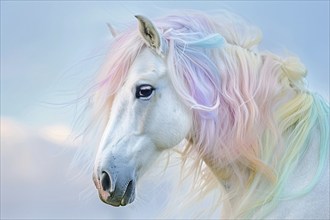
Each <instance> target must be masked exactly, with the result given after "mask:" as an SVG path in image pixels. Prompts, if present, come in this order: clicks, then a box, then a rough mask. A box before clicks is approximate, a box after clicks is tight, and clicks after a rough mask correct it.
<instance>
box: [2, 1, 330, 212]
mask: <svg viewBox="0 0 330 220" xmlns="http://www.w3.org/2000/svg"><path fill="white" fill-rule="evenodd" d="M223 8H225V9H228V10H231V11H233V12H235V13H237V14H239V15H241V16H243V17H244V18H246V19H247V20H248V21H250V22H251V23H252V24H255V25H257V26H259V27H260V28H261V30H262V31H263V34H264V37H263V42H262V44H261V47H260V48H261V50H270V51H272V52H275V53H278V54H285V53H286V52H288V51H289V52H290V53H293V54H296V55H298V56H299V57H300V59H301V60H302V62H303V63H304V64H305V65H306V67H307V68H308V71H309V73H308V74H309V75H308V77H307V79H308V82H309V88H311V89H312V90H313V91H316V92H318V93H320V94H321V95H322V96H324V97H325V98H326V99H327V100H329V1H289V2H288V1H267V2H266V1H221V2H217V1H1V135H2V136H1V145H2V146H1V154H3V153H4V152H5V153H6V155H7V152H9V153H10V154H14V155H15V154H18V152H21V150H25V151H24V152H26V153H25V154H22V155H21V156H20V157H19V158H20V159H21V160H20V161H21V162H22V161H26V163H27V164H30V162H31V163H32V162H33V161H38V159H37V158H39V159H40V157H42V158H43V159H40V161H39V164H30V165H31V166H26V167H25V168H26V169H27V170H26V173H27V175H28V176H23V175H22V174H21V173H20V172H19V168H17V169H16V168H15V164H13V161H11V160H9V159H7V160H6V163H5V162H3V160H2V158H1V164H2V165H3V166H2V168H1V171H2V173H1V177H3V175H4V176H5V177H6V178H7V179H6V180H3V179H4V178H1V184H2V185H3V184H4V186H6V187H7V186H8V188H5V189H6V191H7V192H12V193H14V192H16V191H15V189H14V186H13V185H11V183H12V181H14V180H17V181H21V183H26V184H25V185H26V187H29V188H27V191H29V190H30V192H31V193H30V194H29V193H25V194H23V195H24V196H27V197H28V196H31V197H33V195H36V194H38V193H39V194H40V193H46V192H47V189H46V188H48V189H51V188H52V187H55V188H54V189H55V191H54V192H53V193H50V194H49V196H56V195H58V194H61V192H62V191H63V192H64V193H66V192H68V191H69V192H71V194H70V193H68V196H71V197H70V198H68V196H67V197H65V196H61V197H59V198H58V199H57V200H56V199H55V201H54V200H50V199H45V198H42V196H36V197H35V198H34V199H32V200H31V202H30V203H29V206H27V207H28V208H29V210H27V208H26V207H25V209H24V203H23V202H22V200H21V199H20V202H18V203H15V201H14V200H6V199H8V198H9V197H11V198H13V197H15V196H16V197H19V196H21V195H20V194H19V193H22V192H23V191H22V190H21V191H19V190H18V192H16V194H11V195H9V194H8V193H7V194H6V195H7V196H8V197H5V196H4V197H3V196H2V195H3V193H2V192H3V191H4V190H5V189H3V187H2V188H1V209H2V210H3V208H5V210H6V211H7V212H6V213H7V214H6V216H5V217H7V218H10V217H15V213H16V214H17V211H15V210H20V208H21V209H22V210H23V211H22V212H21V213H23V214H22V216H17V215H16V217H27V216H29V217H32V218H33V217H34V218H36V217H38V216H39V217H40V216H41V217H46V218H68V217H75V218H82V217H84V216H85V217H86V216H87V217H88V216H90V217H95V218H104V217H108V218H111V217H112V218H116V217H117V218H118V216H123V213H126V215H125V216H127V215H128V216H131V217H132V216H133V214H134V216H135V217H139V216H140V217H141V216H146V215H143V212H145V210H146V209H145V208H141V210H139V207H144V206H143V205H140V206H139V205H136V206H134V207H133V208H132V207H131V208H129V207H128V208H126V209H125V208H124V209H119V211H118V210H117V209H112V208H109V207H108V206H106V205H103V204H101V203H100V201H99V200H98V198H97V194H96V192H95V191H92V192H90V191H89V192H88V193H87V194H88V195H90V193H92V194H91V196H89V197H88V198H92V199H90V200H88V202H87V203H86V202H85V203H84V202H83V201H82V200H79V199H77V198H78V197H79V196H77V193H79V192H82V191H83V188H84V186H85V185H89V184H91V181H90V176H86V177H85V176H84V177H83V178H82V179H83V183H77V182H75V183H72V182H65V181H64V182H65V183H67V184H62V185H60V186H59V185H57V184H56V182H54V181H56V179H61V178H63V179H65V178H67V176H65V175H64V174H63V173H64V172H65V169H66V167H65V164H69V162H70V160H71V156H72V154H73V151H72V150H69V151H66V153H65V154H64V155H65V156H63V157H62V156H60V157H58V159H59V161H60V162H59V164H62V165H61V166H59V167H56V163H55V162H54V161H53V162H52V161H51V160H47V159H45V158H48V157H49V155H52V153H53V152H58V150H61V149H62V147H63V145H64V146H65V144H64V143H63V142H60V143H59V142H58V140H62V139H61V137H60V138H58V135H61V134H62V135H65V134H67V133H68V131H70V129H71V127H72V124H73V122H74V120H75V116H76V114H77V109H76V107H75V105H74V103H73V100H74V99H75V98H77V97H79V95H81V91H83V89H84V88H86V86H88V83H89V82H90V81H91V80H92V79H93V78H94V77H95V72H96V70H97V68H98V67H99V65H100V64H101V63H102V61H103V59H104V55H105V53H106V48H107V46H108V44H109V40H110V39H111V36H110V34H109V31H108V29H107V27H106V23H107V22H110V23H111V24H112V25H113V26H114V27H115V28H117V29H123V28H125V26H126V25H127V23H131V22H136V21H135V18H134V15H136V14H142V15H145V16H148V17H150V18H154V17H157V16H159V15H161V14H166V13H168V12H170V11H171V10H173V9H198V10H202V11H215V10H217V9H223ZM78 111H79V109H78ZM9 128H11V130H10V129H9ZM54 131H57V133H56V132H55V133H56V134H57V135H55V136H54V135H53V133H54ZM4 136H5V138H6V139H4V140H3V138H4ZM14 140H15V141H14ZM23 140H24V141H23ZM54 141H55V142H54ZM23 143H24V144H23ZM3 145H5V146H3ZM43 145H46V148H42V146H43ZM9 147H11V150H12V152H11V151H8V150H6V149H8V148H9ZM23 148H24V149H23ZM41 148H42V149H43V150H44V151H43V150H41V151H39V150H40V149H41ZM54 149H56V150H55V151H54ZM70 149H71V148H70ZM38 155H39V156H38ZM2 156H3V155H2ZM8 158H9V157H8ZM4 163H5V164H4ZM11 164H13V166H11ZM9 166H10V168H9ZM23 167H24V163H23ZM40 167H42V169H41V168H40ZM57 169H60V170H62V171H63V173H61V172H57V173H56V175H57V176H56V177H55V176H54V177H44V178H46V180H47V181H46V180H45V182H42V181H41V182H39V183H40V184H41V183H42V184H48V187H46V188H45V189H43V188H42V187H41V188H38V184H37V183H36V182H33V181H30V176H33V179H34V180H35V179H42V178H43V175H44V173H49V172H53V171H55V170H57ZM29 175H30V176H29ZM37 182H38V181H37ZM91 187H92V188H91V190H92V189H93V186H91ZM38 189H41V191H40V192H38ZM70 190H71V191H70ZM75 193H76V194H75ZM39 194H38V195H39ZM46 194H47V193H46ZM157 198H158V199H159V198H162V197H161V196H158V197H154V199H155V201H158V200H157ZM3 203H5V205H4V206H3ZM43 204H44V205H43ZM54 204H55V205H54ZM66 204H67V205H66ZM86 204H88V205H86ZM147 204H150V203H147ZM52 205H54V206H55V207H57V210H56V208H53V209H52V208H49V207H51V206H52ZM42 206H45V207H48V208H45V207H44V212H43V213H40V212H38V210H41V209H42ZM58 210H60V212H58ZM72 210H73V211H72ZM127 210H128V211H127ZM24 213H25V214H24ZM38 213H39V215H38ZM59 213H60V214H59ZM61 213H62V215H61ZM127 213H129V214H127ZM132 213H133V214H132ZM139 213H140V215H139ZM1 217H3V214H1Z"/></svg>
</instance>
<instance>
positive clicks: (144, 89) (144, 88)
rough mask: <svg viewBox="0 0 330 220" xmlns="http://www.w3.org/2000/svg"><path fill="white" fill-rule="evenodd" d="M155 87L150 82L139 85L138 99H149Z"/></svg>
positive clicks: (137, 88) (136, 94) (136, 93)
mask: <svg viewBox="0 0 330 220" xmlns="http://www.w3.org/2000/svg"><path fill="white" fill-rule="evenodd" d="M154 90H155V88H154V87H152V86H151V85H148V84H143V85H139V86H137V87H136V92H135V97H136V98H137V99H142V100H149V99H150V98H151V96H152V93H153V91H154Z"/></svg>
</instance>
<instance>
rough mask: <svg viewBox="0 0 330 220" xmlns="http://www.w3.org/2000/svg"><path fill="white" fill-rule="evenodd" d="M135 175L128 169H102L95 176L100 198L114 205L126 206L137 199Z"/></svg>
mask: <svg viewBox="0 0 330 220" xmlns="http://www.w3.org/2000/svg"><path fill="white" fill-rule="evenodd" d="M135 179H136V178H135V175H133V173H132V172H129V171H128V170H127V169H114V170H107V169H102V170H101V171H100V174H99V175H95V174H94V177H93V180H94V183H95V186H96V188H97V190H98V192H99V197H100V199H101V200H102V201H103V202H104V203H106V204H109V205H112V206H116V207H118V206H126V205H127V204H130V203H132V202H133V201H134V199H135V185H136V184H135V182H136V180H135Z"/></svg>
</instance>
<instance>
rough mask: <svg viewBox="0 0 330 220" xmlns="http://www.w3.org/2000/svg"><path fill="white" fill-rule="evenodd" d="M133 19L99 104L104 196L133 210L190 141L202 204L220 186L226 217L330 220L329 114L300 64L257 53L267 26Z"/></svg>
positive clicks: (97, 169)
mask: <svg viewBox="0 0 330 220" xmlns="http://www.w3.org/2000/svg"><path fill="white" fill-rule="evenodd" d="M136 18H137V19H138V24H139V25H138V27H136V26H132V27H131V28H129V29H128V30H127V31H124V32H122V33H120V34H119V35H117V36H116V37H115V38H114V42H113V43H112V46H111V50H110V54H109V58H108V60H107V62H106V63H105V65H104V67H103V69H102V74H101V75H100V77H99V79H98V80H99V81H98V84H97V93H96V94H95V97H94V101H95V103H94V106H95V107H96V116H97V117H99V118H101V119H102V120H105V119H106V121H107V122H106V126H105V128H104V132H103V136H102V139H101V142H100V146H99V149H98V152H97V155H96V162H95V166H94V175H93V177H94V178H93V179H94V183H95V185H96V187H97V190H98V192H99V196H100V199H101V200H102V201H103V202H105V203H107V204H110V205H112V206H126V205H128V204H129V203H132V202H133V201H134V198H135V192H136V183H137V181H138V180H139V178H140V177H141V175H142V174H143V173H145V172H146V170H147V168H148V167H150V166H152V163H153V162H154V161H155V160H156V159H157V157H158V156H159V155H160V154H161V153H162V152H163V151H165V150H168V149H171V148H173V147H175V146H177V145H179V144H180V143H182V142H184V143H185V147H184V150H183V152H182V157H183V159H184V160H187V159H188V158H193V161H194V163H193V164H192V166H191V167H189V170H190V171H193V172H194V173H195V175H197V177H198V178H197V180H196V182H194V183H192V184H196V185H198V186H199V188H198V189H199V193H200V196H203V195H204V194H205V193H206V192H207V191H208V190H211V189H212V187H220V189H221V190H222V193H221V195H219V198H221V199H220V200H219V201H220V202H219V204H216V205H217V206H219V207H221V216H219V217H220V218H265V217H267V218H278V219H280V218H314V219H315V218H329V167H328V160H329V106H328V104H326V103H325V102H324V101H323V100H322V98H320V97H319V96H318V95H316V94H313V93H312V92H310V91H308V90H307V89H306V86H305V84H304V77H305V76H306V70H305V68H304V66H303V65H302V64H301V63H300V62H299V60H298V58H295V57H288V58H285V59H284V58H281V57H278V56H276V55H274V54H271V53H268V52H265V53H262V52H258V51H257V50H256V47H257V44H258V43H259V41H260V39H261V37H260V36H261V33H260V31H259V29H257V28H256V27H253V26H251V25H249V24H247V23H245V22H243V21H242V20H240V19H239V18H238V17H237V16H234V15H231V14H229V13H226V12H223V13H222V14H220V15H218V16H217V17H211V16H208V15H205V14H202V13H198V12H191V11H190V12H182V13H180V15H172V16H167V17H164V18H161V19H158V20H155V21H153V22H151V21H150V20H149V19H147V18H145V17H143V16H136ZM325 170H326V171H325ZM195 188H196V187H195ZM195 190H197V189H195ZM195 193H196V192H195ZM205 217H207V216H205Z"/></svg>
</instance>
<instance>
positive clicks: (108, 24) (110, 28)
mask: <svg viewBox="0 0 330 220" xmlns="http://www.w3.org/2000/svg"><path fill="white" fill-rule="evenodd" d="M107 26H108V28H109V31H110V33H111V35H112V37H116V36H117V31H116V30H115V29H114V28H113V27H112V25H111V24H110V23H107Z"/></svg>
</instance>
